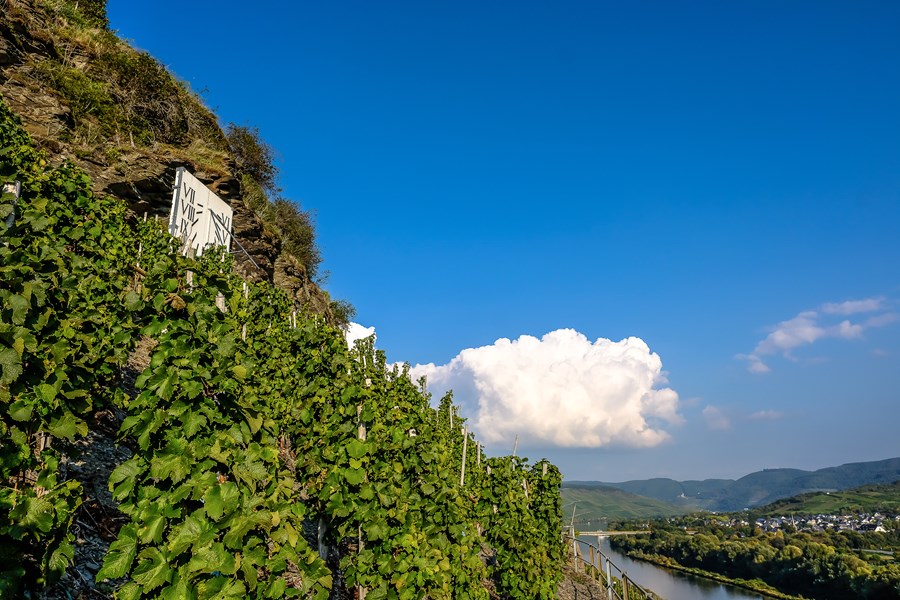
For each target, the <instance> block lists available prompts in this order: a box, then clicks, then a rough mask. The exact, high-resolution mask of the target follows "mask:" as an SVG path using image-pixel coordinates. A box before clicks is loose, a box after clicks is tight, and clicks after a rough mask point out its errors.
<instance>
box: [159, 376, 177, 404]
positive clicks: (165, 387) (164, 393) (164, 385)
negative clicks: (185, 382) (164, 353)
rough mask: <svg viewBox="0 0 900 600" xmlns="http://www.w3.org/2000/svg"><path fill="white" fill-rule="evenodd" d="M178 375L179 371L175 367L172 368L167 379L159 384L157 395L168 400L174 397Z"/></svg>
mask: <svg viewBox="0 0 900 600" xmlns="http://www.w3.org/2000/svg"><path fill="white" fill-rule="evenodd" d="M177 376H178V372H177V371H175V370H174V369H170V370H169V371H168V372H167V374H166V377H165V379H163V380H162V382H161V383H160V384H159V387H157V388H156V395H157V396H159V397H160V398H162V399H163V400H168V399H169V398H171V397H172V392H173V391H174V390H175V378H176V377H177Z"/></svg>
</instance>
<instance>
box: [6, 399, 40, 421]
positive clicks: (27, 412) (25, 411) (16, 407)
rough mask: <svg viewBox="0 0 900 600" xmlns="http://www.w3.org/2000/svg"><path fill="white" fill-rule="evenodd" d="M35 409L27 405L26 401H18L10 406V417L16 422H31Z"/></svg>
mask: <svg viewBox="0 0 900 600" xmlns="http://www.w3.org/2000/svg"><path fill="white" fill-rule="evenodd" d="M33 409H34V407H33V406H32V405H31V404H28V403H26V402H25V401H24V400H16V401H15V402H13V403H12V404H10V405H9V416H10V417H11V418H12V419H13V420H14V421H19V422H22V421H29V420H31V414H32V412H33Z"/></svg>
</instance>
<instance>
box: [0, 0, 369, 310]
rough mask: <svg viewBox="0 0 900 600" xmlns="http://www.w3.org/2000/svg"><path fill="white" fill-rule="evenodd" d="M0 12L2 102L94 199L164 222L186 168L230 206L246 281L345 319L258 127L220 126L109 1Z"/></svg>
mask: <svg viewBox="0 0 900 600" xmlns="http://www.w3.org/2000/svg"><path fill="white" fill-rule="evenodd" d="M0 7H2V17H0V96H2V97H3V98H4V100H5V102H6V103H7V105H8V106H9V107H10V108H11V109H12V111H13V112H14V113H16V114H18V115H19V116H20V117H21V119H22V121H23V125H24V127H25V129H26V130H27V131H28V132H29V134H30V135H31V137H32V139H34V140H35V142H36V143H37V144H38V146H39V147H40V148H42V149H43V150H45V151H47V153H48V155H49V156H50V159H51V161H54V162H60V161H62V160H64V159H65V160H70V161H72V162H73V163H74V164H76V165H77V166H78V167H80V168H81V169H83V170H84V171H85V172H86V173H87V174H88V175H90V177H91V182H92V187H93V190H94V191H95V192H97V193H106V194H111V195H113V196H115V197H117V198H120V199H123V200H125V201H126V202H127V204H128V207H129V209H130V210H131V213H132V217H133V218H134V217H138V218H140V217H142V216H143V215H144V214H147V215H148V216H149V217H151V218H153V217H158V218H163V219H164V218H167V217H168V213H169V208H170V205H171V196H172V187H173V185H174V181H175V171H176V169H177V168H178V167H181V166H184V167H186V168H187V169H188V170H189V171H191V172H192V173H193V174H194V175H195V176H196V177H197V178H198V179H200V180H201V181H202V182H203V183H205V184H206V185H207V186H209V187H210V188H211V189H212V190H213V191H214V192H215V193H216V194H217V195H219V197H221V198H222V199H223V200H225V201H226V202H227V203H228V204H229V205H230V206H231V207H232V209H233V210H234V235H235V240H236V242H237V244H235V246H239V247H235V248H233V250H234V251H235V261H236V268H237V269H238V271H239V272H241V273H242V274H243V276H244V277H245V278H247V279H249V280H251V281H259V280H267V281H271V282H274V283H275V284H276V285H278V286H279V287H280V288H281V289H283V290H285V291H286V292H287V293H288V294H289V295H290V296H291V297H292V299H293V300H294V302H295V304H296V305H297V306H298V308H301V309H306V310H309V311H310V312H312V313H315V314H320V315H322V316H324V317H325V318H326V319H327V320H329V321H331V322H335V323H339V322H342V321H344V320H346V319H347V318H348V312H347V311H348V310H352V309H349V305H347V304H345V303H340V302H333V301H332V300H331V299H330V297H329V296H328V294H327V293H326V292H324V291H323V290H322V289H320V288H319V286H318V285H317V284H316V282H315V278H316V274H317V268H318V263H319V260H320V257H319V256H318V251H317V250H316V249H315V247H314V231H313V230H312V224H311V220H310V217H309V213H307V212H304V211H303V210H300V209H299V208H297V207H296V205H295V204H293V203H290V202H286V201H283V200H282V199H280V198H278V197H277V194H276V193H275V191H274V189H275V186H274V185H271V184H272V183H273V181H274V180H269V181H266V176H267V175H268V176H269V177H274V176H275V175H276V173H275V172H274V170H273V169H274V167H272V165H271V162H269V163H268V164H266V163H265V162H264V163H262V164H260V163H259V162H258V159H260V158H262V159H263V160H264V161H265V160H269V161H271V152H269V153H268V154H267V153H266V150H267V147H266V146H265V143H264V142H262V141H261V140H259V139H258V137H257V138H255V139H254V138H253V136H252V134H253V133H255V132H253V130H247V129H245V128H236V129H229V130H228V132H225V131H223V130H222V129H221V128H220V126H219V124H218V121H217V119H216V117H215V115H213V114H212V113H211V112H210V111H209V110H208V109H207V108H206V107H205V106H204V105H203V103H202V102H201V101H200V99H199V98H198V97H197V96H196V95H195V94H194V93H193V92H191V91H190V90H189V89H188V88H187V86H186V85H185V84H184V83H183V82H181V81H178V80H177V79H175V78H173V77H172V76H171V75H170V74H169V73H168V72H167V71H166V69H165V68H164V67H162V66H161V65H160V64H159V63H158V62H157V61H156V60H155V59H154V58H152V57H151V56H149V55H147V54H146V53H142V52H139V51H137V50H135V49H133V48H131V47H130V46H129V45H128V44H127V43H125V42H123V41H122V40H120V39H119V38H117V37H116V36H115V34H114V33H113V32H111V31H109V30H108V24H107V21H106V16H105V2H104V1H103V0H80V1H79V2H75V1H68V0H2V1H0ZM248 132H249V133H250V134H251V136H250V141H251V142H253V143H254V144H255V148H253V149H254V150H256V152H255V153H254V152H250V153H247V152H242V151H241V150H243V149H245V148H246V146H243V147H242V146H241V144H240V142H242V141H246V140H247V137H246V136H244V137H243V138H242V137H241V136H240V135H227V134H231V133H237V134H241V133H248ZM235 142H238V143H237V144H235ZM248 157H249V158H250V159H251V160H249V161H248V160H246V159H247V158H248ZM254 158H255V159H257V162H256V163H254V162H253V160H252V159H254ZM298 239H301V240H302V242H301V243H299V244H298V243H296V242H297V240H298ZM241 248H243V249H244V250H246V252H243V251H242V250H241Z"/></svg>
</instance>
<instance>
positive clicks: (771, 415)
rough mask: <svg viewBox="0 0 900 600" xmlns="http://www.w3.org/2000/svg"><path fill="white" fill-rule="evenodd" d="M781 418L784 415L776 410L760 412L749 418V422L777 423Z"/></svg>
mask: <svg viewBox="0 0 900 600" xmlns="http://www.w3.org/2000/svg"><path fill="white" fill-rule="evenodd" d="M783 418H784V413H783V412H780V411H777V410H760V411H757V412H755V413H753V414H752V415H750V417H749V419H750V420H751V421H778V420H779V419H783Z"/></svg>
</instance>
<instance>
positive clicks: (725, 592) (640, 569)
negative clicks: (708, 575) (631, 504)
mask: <svg viewBox="0 0 900 600" xmlns="http://www.w3.org/2000/svg"><path fill="white" fill-rule="evenodd" d="M579 541H581V542H586V543H590V544H593V545H594V546H596V545H597V538H595V537H591V538H587V537H581V538H579ZM582 550H584V551H585V552H584V556H588V553H587V547H586V546H583V547H582ZM600 551H601V552H603V554H605V555H606V556H608V557H609V559H610V560H611V561H612V562H613V564H614V565H616V566H617V567H619V568H620V569H622V570H623V571H625V572H626V573H628V577H629V579H632V580H634V581H636V582H637V583H638V585H640V586H641V587H642V588H645V589H647V590H651V591H653V592H655V593H657V594H659V595H660V596H662V597H663V598H665V599H666V600H767V598H766V596H762V595H761V594H757V593H755V592H751V591H749V590H744V589H741V588H736V587H733V586H730V585H724V584H721V583H717V582H715V581H710V580H709V579H704V578H702V577H695V576H694V575H688V574H687V573H682V572H680V571H673V570H670V569H664V568H662V567H657V566H656V565H652V564H650V563H647V562H641V561H636V560H632V559H630V558H628V557H627V556H625V555H624V554H622V553H620V552H617V551H615V550H613V549H612V548H610V546H609V538H601V541H600Z"/></svg>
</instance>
